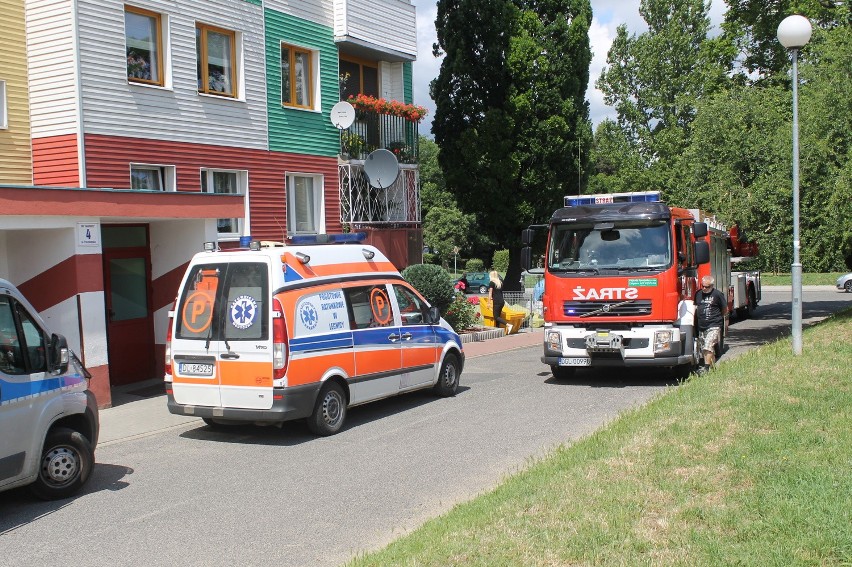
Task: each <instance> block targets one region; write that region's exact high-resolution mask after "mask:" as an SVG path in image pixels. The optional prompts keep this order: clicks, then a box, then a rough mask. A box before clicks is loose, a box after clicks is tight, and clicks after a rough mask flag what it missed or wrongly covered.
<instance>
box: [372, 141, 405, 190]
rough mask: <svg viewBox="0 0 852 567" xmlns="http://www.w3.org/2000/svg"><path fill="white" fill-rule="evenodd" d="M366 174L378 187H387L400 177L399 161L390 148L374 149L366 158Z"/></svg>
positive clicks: (373, 184)
mask: <svg viewBox="0 0 852 567" xmlns="http://www.w3.org/2000/svg"><path fill="white" fill-rule="evenodd" d="M364 174H365V175H366V176H367V180H368V181H369V182H370V185H372V186H373V187H375V188H376V189H387V188H388V187H390V186H391V185H393V183H394V181H396V178H397V177H399V162H397V161H396V156H395V155H393V152H391V151H389V150H375V151H372V152H370V155H368V156H367V159H366V160H364Z"/></svg>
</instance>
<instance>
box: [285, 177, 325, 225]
mask: <svg viewBox="0 0 852 567" xmlns="http://www.w3.org/2000/svg"><path fill="white" fill-rule="evenodd" d="M322 188H323V179H322V176H318V175H317V176H309V175H288V176H287V211H288V216H287V226H288V227H289V229H288V232H289V233H290V234H319V233H321V232H323V231H324V230H325V229H324V226H323V224H324V222H325V217H324V210H323V206H322Z"/></svg>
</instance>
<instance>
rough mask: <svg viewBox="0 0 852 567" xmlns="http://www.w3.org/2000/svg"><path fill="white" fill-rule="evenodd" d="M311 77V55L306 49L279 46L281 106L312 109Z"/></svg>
mask: <svg viewBox="0 0 852 567" xmlns="http://www.w3.org/2000/svg"><path fill="white" fill-rule="evenodd" d="M312 75H313V54H312V53H311V52H310V51H308V50H306V49H301V48H299V47H293V46H292V45H285V44H281V104H283V105H284V106H297V107H301V108H313V106H314V97H313V90H312V89H311V84H312V82H311V81H312Z"/></svg>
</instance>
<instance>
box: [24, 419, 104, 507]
mask: <svg viewBox="0 0 852 567" xmlns="http://www.w3.org/2000/svg"><path fill="white" fill-rule="evenodd" d="M94 465H95V454H94V451H92V445H91V443H89V440H88V439H86V438H85V437H84V436H83V434H82V433H80V432H79V431H74V430H73V429H68V428H67V427H57V428H56V429H54V430H53V431H51V432H50V434H49V435H48V436H47V439H45V440H44V448H43V449H42V451H41V462H40V463H39V467H38V477H37V478H36V481H35V482H34V483H33V484H32V485H30V490H32V492H33V494H35V495H36V496H38V497H39V498H41V499H43V500H57V499H60V498H68V497H69V496H71V495H72V494H74V493H75V492H77V491H78V490H79V489H80V487H81V486H83V483H85V482H86V480H87V479H88V478H89V475H90V474H91V472H92V468H93V467H94Z"/></svg>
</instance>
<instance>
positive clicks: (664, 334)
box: [654, 331, 672, 352]
mask: <svg viewBox="0 0 852 567" xmlns="http://www.w3.org/2000/svg"><path fill="white" fill-rule="evenodd" d="M671 346H672V332H671V331H655V332H654V352H661V351H665V350H669V349H670V348H671Z"/></svg>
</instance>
